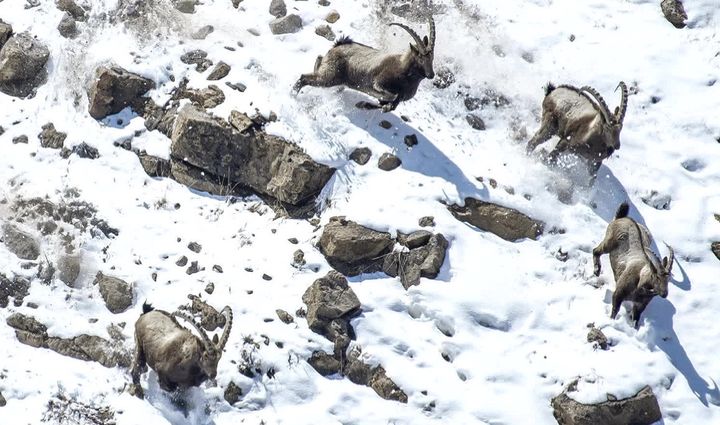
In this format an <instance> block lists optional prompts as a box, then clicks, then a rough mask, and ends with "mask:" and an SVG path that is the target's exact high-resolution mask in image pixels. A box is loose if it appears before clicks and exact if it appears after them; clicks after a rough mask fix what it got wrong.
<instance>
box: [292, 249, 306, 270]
mask: <svg viewBox="0 0 720 425" xmlns="http://www.w3.org/2000/svg"><path fill="white" fill-rule="evenodd" d="M293 265H295V266H296V267H302V266H304V265H305V253H304V252H303V250H302V249H298V250H296V251H295V252H294V253H293Z"/></svg>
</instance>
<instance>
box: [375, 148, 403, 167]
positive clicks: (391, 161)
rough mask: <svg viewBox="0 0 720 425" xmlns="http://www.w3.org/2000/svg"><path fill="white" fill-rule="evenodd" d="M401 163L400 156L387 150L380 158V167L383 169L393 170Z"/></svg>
mask: <svg viewBox="0 0 720 425" xmlns="http://www.w3.org/2000/svg"><path fill="white" fill-rule="evenodd" d="M400 164H402V161H400V158H398V157H397V156H395V155H393V154H391V153H389V152H385V153H384V154H382V155H381V156H380V159H378V168H379V169H381V170H383V171H392V170H394V169H396V168H397V167H399V166H400Z"/></svg>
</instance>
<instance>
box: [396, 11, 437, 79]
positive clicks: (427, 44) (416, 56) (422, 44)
mask: <svg viewBox="0 0 720 425" xmlns="http://www.w3.org/2000/svg"><path fill="white" fill-rule="evenodd" d="M390 25H391V26H392V25H395V26H398V27H400V28H402V29H404V30H405V31H407V32H408V34H410V36H412V38H413V39H414V40H415V44H413V43H410V50H411V51H412V53H413V61H414V63H415V65H416V69H418V70H419V71H420V73H421V75H422V76H423V77H425V78H429V79H432V78H435V71H434V70H433V59H434V58H435V21H434V20H433V18H432V16H430V18H428V25H429V30H428V35H426V36H425V37H423V38H422V39H421V38H420V36H419V35H418V34H417V33H416V32H415V31H413V30H412V29H411V28H410V27H408V26H407V25H405V24H400V23H398V22H393V23H391V24H390Z"/></svg>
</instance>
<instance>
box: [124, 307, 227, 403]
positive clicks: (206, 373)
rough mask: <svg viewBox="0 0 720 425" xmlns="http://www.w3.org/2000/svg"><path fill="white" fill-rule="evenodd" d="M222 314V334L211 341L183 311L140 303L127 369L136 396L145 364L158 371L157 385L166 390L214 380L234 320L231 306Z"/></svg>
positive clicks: (140, 395)
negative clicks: (139, 312)
mask: <svg viewBox="0 0 720 425" xmlns="http://www.w3.org/2000/svg"><path fill="white" fill-rule="evenodd" d="M221 313H222V314H223V315H225V327H224V328H223V333H222V337H221V338H220V340H219V341H218V338H217V335H215V337H214V338H213V340H212V341H211V340H210V338H208V335H207V333H205V330H203V329H202V328H201V327H200V326H198V325H197V324H196V323H195V321H194V320H193V318H192V317H190V316H188V315H186V314H185V313H181V312H175V313H172V314H170V313H168V312H166V311H162V310H154V309H153V308H152V306H150V305H149V304H147V303H146V304H143V314H142V315H141V316H140V318H139V319H138V320H137V322H135V357H134V359H133V364H132V368H131V371H130V374H131V376H132V381H133V387H134V388H133V392H134V393H135V395H137V396H138V397H140V398H142V397H143V391H142V388H141V387H140V374H141V373H144V372H145V371H147V366H148V365H149V366H150V367H151V368H152V369H153V370H154V371H155V372H157V375H158V382H159V384H160V388H162V389H163V390H165V391H175V390H176V389H177V388H178V387H180V388H187V387H194V386H198V385H200V384H202V383H203V382H205V381H206V380H208V379H215V376H216V375H217V365H218V362H219V361H220V357H221V356H222V351H223V348H225V344H226V343H227V341H228V338H229V337H230V329H231V328H232V319H233V315H232V310H230V307H225V308H224V309H223V310H222V312H221ZM176 317H179V318H181V319H183V320H185V321H187V322H188V323H190V324H191V325H192V326H193V327H194V328H195V329H196V330H197V331H198V333H199V334H200V337H198V336H196V335H195V334H193V333H192V332H190V330H188V329H187V328H185V327H183V326H181V325H180V323H178V321H177V319H176Z"/></svg>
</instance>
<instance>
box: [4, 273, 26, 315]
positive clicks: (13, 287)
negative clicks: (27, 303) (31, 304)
mask: <svg viewBox="0 0 720 425" xmlns="http://www.w3.org/2000/svg"><path fill="white" fill-rule="evenodd" d="M29 290H30V282H29V281H27V280H26V279H23V278H22V277H20V276H15V277H14V278H13V279H8V278H7V277H5V275H3V274H0V307H1V308H5V307H7V306H8V303H9V302H10V297H12V298H13V305H15V306H16V307H19V306H21V305H22V302H23V300H24V299H25V297H26V296H27V295H28V293H29Z"/></svg>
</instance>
